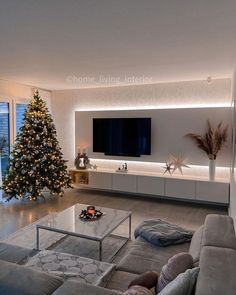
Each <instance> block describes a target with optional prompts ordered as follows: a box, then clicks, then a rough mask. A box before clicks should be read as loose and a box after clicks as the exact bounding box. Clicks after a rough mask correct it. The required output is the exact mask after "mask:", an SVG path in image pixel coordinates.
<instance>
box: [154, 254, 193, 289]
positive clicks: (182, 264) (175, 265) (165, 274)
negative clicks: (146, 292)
mask: <svg viewBox="0 0 236 295" xmlns="http://www.w3.org/2000/svg"><path fill="white" fill-rule="evenodd" d="M192 267H193V258H192V256H191V255H190V254H189V253H185V252H182V253H178V254H176V255H174V256H172V257H171V258H170V259H169V260H168V263H167V264H166V265H164V266H163V268H162V271H161V273H160V276H159V280H158V284H157V291H158V292H160V291H161V290H162V289H163V288H165V286H166V285H167V284H169V283H170V282H171V281H173V280H174V279H175V278H176V277H177V276H178V275H179V274H180V273H183V272H185V271H186V270H187V269H189V268H192Z"/></svg>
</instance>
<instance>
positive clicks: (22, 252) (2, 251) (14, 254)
mask: <svg viewBox="0 0 236 295" xmlns="http://www.w3.org/2000/svg"><path fill="white" fill-rule="evenodd" d="M32 252H33V251H32V250H31V249H27V248H23V247H19V246H14V245H10V244H5V243H0V260H4V261H8V262H13V263H21V262H22V261H24V260H25V259H26V258H27V257H28V256H31V254H32Z"/></svg>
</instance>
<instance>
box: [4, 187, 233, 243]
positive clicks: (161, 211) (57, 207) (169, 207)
mask: <svg viewBox="0 0 236 295" xmlns="http://www.w3.org/2000/svg"><path fill="white" fill-rule="evenodd" d="M76 203H84V204H91V205H97V206H103V207H111V208H116V209H123V210H128V211H132V212H133V217H132V230H134V228H135V227H136V226H137V224H138V223H140V222H141V221H142V220H144V219H148V218H161V219H165V220H167V221H169V222H172V223H174V224H178V225H180V226H184V227H186V228H188V229H191V230H195V229H196V228H198V227H199V226H200V225H201V224H203V222H204V219H205V217H206V215H207V214H214V213H215V214H227V209H226V208H221V207H216V206H206V205H197V204H191V203H183V202H177V201H175V202H174V201H167V200H165V201H164V200H158V199H151V198H141V197H134V196H130V195H120V194H111V193H104V192H95V191H83V190H76V189H74V190H70V191H67V192H66V194H65V195H64V197H63V198H58V197H54V198H48V199H47V200H46V202H43V201H38V202H34V201H21V202H20V201H15V200H13V201H10V202H2V203H1V204H0V224H1V226H0V239H3V238H5V237H7V236H8V235H9V234H11V233H13V232H15V231H17V230H18V229H20V228H22V227H24V226H26V225H28V224H30V223H32V222H34V221H36V220H37V219H39V218H41V217H43V216H45V215H47V214H49V213H51V212H55V211H56V212H58V211H61V210H63V209H66V208H68V207H70V206H72V205H74V204H76Z"/></svg>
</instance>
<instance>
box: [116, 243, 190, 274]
mask: <svg viewBox="0 0 236 295" xmlns="http://www.w3.org/2000/svg"><path fill="white" fill-rule="evenodd" d="M188 250H189V243H185V244H181V245H173V246H169V247H157V246H154V245H152V244H150V243H147V242H146V241H144V240H142V239H141V238H138V240H136V241H135V242H134V244H133V246H132V247H131V249H130V250H129V251H128V253H127V254H126V255H125V256H124V257H123V258H122V259H121V261H120V262H119V263H118V265H117V269H118V270H121V271H126V272H132V273H136V274H141V273H143V272H145V271H149V270H153V271H157V272H159V273H160V272H161V269H162V267H163V265H164V264H166V263H167V261H168V259H169V258H170V257H172V256H173V255H175V254H177V253H179V252H188Z"/></svg>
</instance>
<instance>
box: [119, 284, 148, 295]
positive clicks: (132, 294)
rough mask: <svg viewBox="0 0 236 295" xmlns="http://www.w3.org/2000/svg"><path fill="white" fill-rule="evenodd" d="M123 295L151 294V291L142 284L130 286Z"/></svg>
mask: <svg viewBox="0 0 236 295" xmlns="http://www.w3.org/2000/svg"><path fill="white" fill-rule="evenodd" d="M123 295H153V293H152V291H150V290H149V289H147V288H145V287H142V286H132V287H130V288H129V289H128V290H127V291H125V292H124V293H123Z"/></svg>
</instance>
